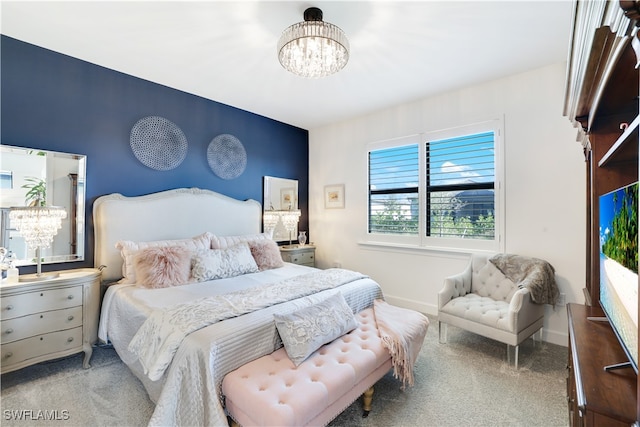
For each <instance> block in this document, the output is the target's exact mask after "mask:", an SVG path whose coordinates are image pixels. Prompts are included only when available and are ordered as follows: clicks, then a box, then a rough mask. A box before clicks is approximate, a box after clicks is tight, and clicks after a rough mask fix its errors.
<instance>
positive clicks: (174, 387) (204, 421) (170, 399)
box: [100, 263, 382, 426]
mask: <svg viewBox="0 0 640 427" xmlns="http://www.w3.org/2000/svg"><path fill="white" fill-rule="evenodd" d="M310 271H314V269H312V268H310V267H304V266H299V265H294V264H288V263H287V264H286V266H285V267H283V268H278V269H274V270H267V271H264V272H261V273H254V274H248V275H245V276H241V277H237V278H233V279H222V280H216V281H212V282H202V283H195V284H191V285H186V286H179V287H176V288H167V289H144V288H140V287H137V286H131V285H114V286H112V287H110V288H109V290H108V291H107V294H106V295H105V298H104V301H103V311H102V315H101V318H100V338H101V339H102V340H103V341H106V340H109V341H110V342H112V343H113V345H114V347H115V349H116V350H117V352H118V354H119V355H120V357H121V358H122V360H123V361H124V362H125V363H126V364H127V365H128V366H129V367H130V369H131V370H132V372H133V373H134V374H135V375H136V376H137V377H138V378H139V379H140V380H141V382H142V383H143V384H144V386H145V388H146V389H147V392H148V393H149V397H150V398H151V399H152V400H153V401H154V402H155V403H156V407H155V410H154V413H153V415H152V418H151V420H150V421H149V425H162V426H168V425H210V426H218V425H219V426H227V419H226V414H225V412H224V409H223V406H222V400H221V397H222V396H221V391H220V384H221V383H222V379H223V378H224V376H225V375H226V374H227V373H229V372H231V371H232V370H234V369H237V368H238V367H240V366H242V365H244V364H246V363H248V362H250V361H251V360H254V359H257V358H259V357H262V356H264V355H266V354H270V353H272V352H273V351H275V350H277V349H278V348H280V347H281V346H282V343H281V342H280V340H279V338H278V333H277V330H276V327H275V323H274V321H273V314H274V313H285V314H286V313H290V312H292V311H294V310H297V309H300V308H302V307H306V306H309V305H311V304H315V303H318V302H320V301H322V300H324V299H325V298H327V297H328V296H329V295H331V294H333V293H334V292H335V290H332V289H328V290H325V291H321V292H318V293H316V294H311V295H308V296H306V297H303V298H298V299H295V300H293V301H288V302H284V303H281V304H276V305H273V306H270V307H268V308H265V309H262V310H258V311H254V312H252V313H248V314H245V315H242V316H238V317H234V318H231V319H227V320H225V321H223V322H216V323H214V324H212V325H210V326H207V327H205V328H202V329H200V330H197V331H195V332H193V333H191V334H190V335H188V336H187V337H186V338H185V339H184V340H183V341H182V344H181V345H180V347H179V348H178V350H177V352H176V353H175V355H174V357H173V362H172V363H171V365H169V367H168V368H167V369H166V371H165V373H164V375H163V376H162V378H161V379H159V380H158V381H151V380H149V378H148V377H147V376H146V375H144V373H143V371H142V367H141V365H140V363H139V362H138V361H137V356H136V355H135V354H133V353H131V352H129V351H128V349H127V347H128V345H129V342H130V341H131V340H132V338H133V336H134V335H135V333H136V331H137V330H138V329H139V328H140V327H141V326H142V324H143V323H144V321H145V320H146V318H148V317H149V316H150V315H151V313H152V312H153V311H154V309H156V308H167V307H172V306H175V305H176V304H182V303H186V302H189V301H193V300H197V299H201V298H202V297H204V296H205V295H212V294H222V293H225V292H234V291H236V290H238V289H248V288H251V287H255V286H265V285H268V284H270V283H274V282H276V281H279V280H282V279H286V278H289V277H293V276H296V275H300V274H305V273H309V272H310ZM340 292H341V293H342V294H343V296H344V297H345V300H346V301H347V303H348V304H349V306H350V307H351V309H352V310H353V311H354V313H355V312H359V311H362V310H364V309H365V308H368V307H371V306H372V305H373V301H374V300H375V299H376V298H381V297H382V291H381V289H380V286H379V285H378V284H377V283H376V282H374V281H373V280H371V279H369V278H365V279H359V280H356V281H353V282H351V283H347V284H345V285H342V286H340Z"/></svg>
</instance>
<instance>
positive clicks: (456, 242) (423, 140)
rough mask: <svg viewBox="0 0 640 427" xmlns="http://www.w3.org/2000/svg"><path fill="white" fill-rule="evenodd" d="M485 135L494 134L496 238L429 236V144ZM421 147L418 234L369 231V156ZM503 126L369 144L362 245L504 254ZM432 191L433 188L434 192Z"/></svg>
mask: <svg viewBox="0 0 640 427" xmlns="http://www.w3.org/2000/svg"><path fill="white" fill-rule="evenodd" d="M483 132H493V135H494V165H495V180H494V227H495V230H494V239H493V240H483V239H463V238H453V237H434V236H427V235H426V234H427V221H428V220H429V218H428V217H429V216H430V215H427V194H428V191H427V189H426V185H427V152H426V151H427V149H426V146H427V141H430V140H432V141H436V140H443V139H450V138H455V137H460V136H464V135H472V134H478V133H483ZM416 143H417V144H418V169H419V182H418V204H419V221H418V224H419V225H418V234H417V235H395V234H386V233H375V232H370V231H369V229H370V224H369V218H370V212H369V207H370V204H369V200H370V199H369V198H370V195H371V190H370V187H369V185H370V183H369V176H370V175H369V174H370V171H369V163H368V159H369V153H370V152H371V151H376V150H381V149H386V148H394V147H400V146H404V145H412V144H416ZM503 153H504V126H503V120H502V119H493V120H487V121H483V122H478V123H474V124H469V125H463V126H457V127H452V128H447V129H441V130H436V131H428V132H424V133H420V134H415V135H410V136H406V137H401V138H394V139H390V140H384V141H378V142H374V143H370V144H368V145H367V147H366V158H367V167H366V171H367V203H366V208H365V210H366V211H365V216H366V228H365V236H366V237H365V239H364V241H363V242H362V243H364V244H370V245H383V246H393V247H400V248H403V247H404V248H409V249H424V250H436V251H441V250H444V251H463V252H468V251H489V252H504V247H505V238H504V231H505V204H504V187H505V186H504V173H505V167H504V154H503ZM431 191H433V189H431Z"/></svg>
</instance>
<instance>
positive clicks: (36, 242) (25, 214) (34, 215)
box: [9, 206, 67, 248]
mask: <svg viewBox="0 0 640 427" xmlns="http://www.w3.org/2000/svg"><path fill="white" fill-rule="evenodd" d="M66 217H67V212H66V211H65V210H64V208H61V207H57V206H32V207H12V208H11V211H10V213H9V220H10V221H11V225H12V226H13V227H15V228H16V229H17V230H18V232H19V233H20V235H21V236H22V237H23V238H24V240H25V242H26V243H27V245H29V246H31V247H41V248H48V247H49V246H50V245H51V242H53V237H54V236H55V235H56V234H57V233H58V230H59V229H60V228H62V220H63V219H65V218H66Z"/></svg>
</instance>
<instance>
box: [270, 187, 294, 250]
mask: <svg viewBox="0 0 640 427" xmlns="http://www.w3.org/2000/svg"><path fill="white" fill-rule="evenodd" d="M262 209H263V212H267V211H288V210H298V180H296V179H288V178H277V177H274V176H265V177H264V193H263V198H262ZM262 227H263V228H262V229H263V230H264V231H265V232H267V227H266V226H265V221H264V217H263V221H262ZM272 239H273V240H274V241H276V242H289V241H293V240H297V239H298V226H297V225H296V229H295V230H294V231H292V232H291V234H289V232H288V231H287V230H286V229H285V228H284V225H283V224H282V221H280V222H278V223H277V224H276V227H275V228H274V230H273V235H272Z"/></svg>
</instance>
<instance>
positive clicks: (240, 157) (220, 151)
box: [207, 134, 247, 179]
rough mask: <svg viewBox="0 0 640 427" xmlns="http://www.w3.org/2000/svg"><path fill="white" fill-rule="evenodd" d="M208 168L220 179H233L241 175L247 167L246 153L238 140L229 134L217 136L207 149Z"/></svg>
mask: <svg viewBox="0 0 640 427" xmlns="http://www.w3.org/2000/svg"><path fill="white" fill-rule="evenodd" d="M207 162H208V163H209V167H210V168H211V170H212V171H213V173H215V174H216V175H218V176H219V177H220V178H222V179H233V178H237V177H239V176H240V175H242V172H244V169H245V168H246V167H247V152H246V151H245V149H244V146H243V145H242V142H240V140H239V139H238V138H236V137H235V136H233V135H229V134H222V135H218V136H216V137H215V138H213V139H212V140H211V142H210V143H209V147H208V148H207Z"/></svg>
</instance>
